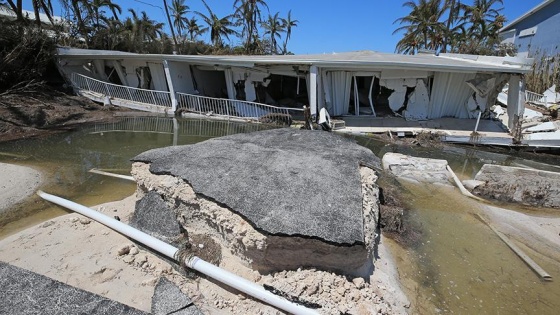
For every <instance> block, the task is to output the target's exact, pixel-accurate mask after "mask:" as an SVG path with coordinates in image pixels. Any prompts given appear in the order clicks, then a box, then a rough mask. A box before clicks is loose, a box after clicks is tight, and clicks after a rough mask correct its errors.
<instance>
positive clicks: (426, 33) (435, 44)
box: [393, 0, 445, 53]
mask: <svg viewBox="0 0 560 315" xmlns="http://www.w3.org/2000/svg"><path fill="white" fill-rule="evenodd" d="M403 7H409V8H410V9H411V12H410V14H409V15H407V16H405V17H401V18H398V19H397V20H396V21H395V22H394V23H397V22H398V23H399V24H400V25H402V26H400V27H399V28H397V29H396V30H395V31H394V32H393V34H396V33H398V32H401V31H406V33H405V36H404V37H403V39H401V40H400V41H399V42H398V43H397V51H398V52H403V50H407V51H409V52H411V53H414V52H416V51H417V50H418V49H431V50H436V49H438V48H440V47H441V45H442V44H443V37H444V33H445V25H444V23H442V22H441V21H440V20H441V17H442V16H443V13H444V10H443V9H442V6H441V0H419V2H418V4H416V3H415V2H414V1H407V2H405V3H404V4H403ZM403 24H404V25H403ZM411 40H412V41H411ZM408 41H411V42H408ZM411 47H414V49H412V50H411V49H410V48H411Z"/></svg>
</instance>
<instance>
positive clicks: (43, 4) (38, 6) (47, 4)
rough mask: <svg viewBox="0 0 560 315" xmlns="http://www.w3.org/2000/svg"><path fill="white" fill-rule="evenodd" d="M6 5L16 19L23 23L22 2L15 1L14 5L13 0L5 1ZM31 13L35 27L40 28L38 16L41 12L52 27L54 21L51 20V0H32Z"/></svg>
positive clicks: (19, 0) (20, 0)
mask: <svg viewBox="0 0 560 315" xmlns="http://www.w3.org/2000/svg"><path fill="white" fill-rule="evenodd" d="M7 1H8V5H9V6H10V8H11V9H12V10H13V11H14V13H15V14H16V19H17V20H18V21H20V22H23V21H25V19H24V16H23V1H22V0H17V1H16V2H15V3H14V1H13V0H7ZM32 5H33V12H34V13H35V23H36V24H37V26H39V27H40V26H41V18H40V16H39V13H40V11H43V12H44V13H45V15H46V16H47V18H48V19H49V21H50V22H51V23H52V24H53V25H54V20H53V18H52V14H53V6H52V3H51V0H33V1H32Z"/></svg>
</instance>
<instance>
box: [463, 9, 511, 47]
mask: <svg viewBox="0 0 560 315" xmlns="http://www.w3.org/2000/svg"><path fill="white" fill-rule="evenodd" d="M497 4H501V5H503V1H502V0H474V2H473V5H471V6H466V7H465V19H466V20H467V21H468V22H469V23H470V27H469V29H468V34H469V37H470V38H471V42H470V45H467V46H468V51H466V52H468V53H477V51H478V50H479V49H483V50H487V49H490V50H491V49H492V48H493V46H494V45H495V44H497V43H498V42H499V39H498V31H499V29H500V28H502V26H503V24H504V23H505V22H506V18H505V16H503V15H501V14H500V11H501V10H503V7H501V8H498V9H495V8H494V6H495V5H497Z"/></svg>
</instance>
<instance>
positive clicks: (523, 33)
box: [519, 26, 538, 38]
mask: <svg viewBox="0 0 560 315" xmlns="http://www.w3.org/2000/svg"><path fill="white" fill-rule="evenodd" d="M537 29H538V26H533V27H530V28H526V29H524V30H522V31H521V32H519V38H521V37H527V36H533V35H535V34H536V33H537Z"/></svg>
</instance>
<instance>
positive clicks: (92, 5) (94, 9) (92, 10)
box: [86, 0, 122, 32]
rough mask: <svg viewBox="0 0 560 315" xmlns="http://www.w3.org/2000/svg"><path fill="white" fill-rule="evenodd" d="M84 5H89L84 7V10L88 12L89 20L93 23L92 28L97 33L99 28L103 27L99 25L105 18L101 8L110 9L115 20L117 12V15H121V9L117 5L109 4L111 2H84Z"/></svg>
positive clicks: (105, 0)
mask: <svg viewBox="0 0 560 315" xmlns="http://www.w3.org/2000/svg"><path fill="white" fill-rule="evenodd" d="M86 4H89V5H87V6H86V9H87V10H88V12H89V14H90V16H91V18H92V19H93V21H94V26H95V28H96V30H97V32H99V30H100V28H101V27H103V25H102V24H101V22H102V21H104V17H105V11H104V10H103V8H108V9H110V10H111V12H112V13H113V17H114V18H115V19H116V20H118V19H119V15H118V14H117V11H118V12H119V14H121V13H122V11H121V7H120V6H119V5H118V4H114V3H113V2H111V0H93V1H86Z"/></svg>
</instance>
